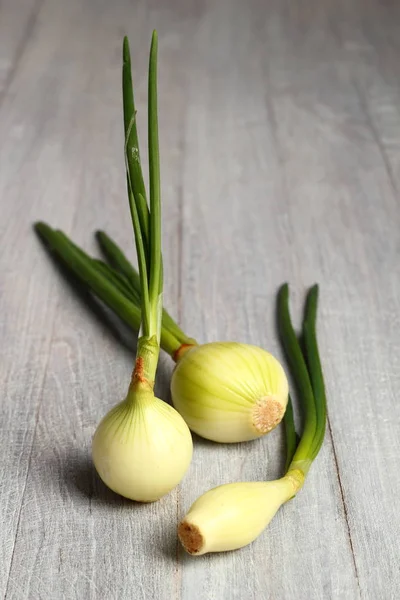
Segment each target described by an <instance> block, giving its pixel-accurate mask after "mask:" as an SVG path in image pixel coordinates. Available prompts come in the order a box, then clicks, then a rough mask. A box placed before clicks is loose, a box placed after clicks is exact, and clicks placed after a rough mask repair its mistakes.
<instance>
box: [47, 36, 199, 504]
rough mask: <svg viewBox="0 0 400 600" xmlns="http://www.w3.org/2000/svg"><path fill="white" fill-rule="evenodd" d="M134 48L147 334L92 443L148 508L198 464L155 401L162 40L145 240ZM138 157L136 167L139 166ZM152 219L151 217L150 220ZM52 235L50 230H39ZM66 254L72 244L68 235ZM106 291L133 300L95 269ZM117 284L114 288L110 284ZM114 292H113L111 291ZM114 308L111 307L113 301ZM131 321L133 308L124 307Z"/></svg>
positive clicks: (96, 458) (115, 484)
mask: <svg viewBox="0 0 400 600" xmlns="http://www.w3.org/2000/svg"><path fill="white" fill-rule="evenodd" d="M128 56H129V48H128V41H127V39H125V40H124V64H123V92H124V120H125V155H126V170H127V189H128V197H129V205H130V210H131V217H132V223H133V229H134V233H135V242H136V251H137V256H138V263H139V278H138V283H139V284H140V287H141V290H142V293H141V296H140V299H138V301H140V311H139V315H136V318H140V321H141V335H140V338H139V341H138V349H137V354H136V360H135V367H134V370H133V373H132V379H131V382H130V385H129V389H128V393H127V396H126V398H125V399H124V400H123V402H121V403H119V404H118V405H117V406H115V407H114V408H113V409H112V410H111V411H110V412H109V413H108V414H107V415H106V416H105V417H104V418H103V420H102V421H101V422H100V424H99V426H98V427H97V429H96V432H95V434H94V437H93V443H92V456H93V462H94V465H95V467H96V470H97V472H98V474H99V475H100V477H101V479H102V480H103V481H104V483H105V484H106V485H107V486H108V487H109V488H111V489H112V490H114V491H115V492H117V493H119V494H121V495H122V496H125V497H127V498H130V499H132V500H137V501H141V502H151V501H154V500H158V499H159V498H161V496H163V495H164V494H166V493H168V492H169V491H170V490H171V489H173V488H174V487H175V486H176V485H177V484H178V483H179V482H180V481H181V479H182V477H183V476H184V474H185V472H186V470H187V468H188V466H189V464H190V461H191V458H192V438H191V435H190V431H189V428H188V426H187V425H186V423H185V421H184V420H183V418H182V417H181V416H180V415H179V413H178V412H177V411H176V410H175V409H174V408H172V407H171V406H169V405H168V404H166V403H165V402H163V401H162V400H160V399H159V398H156V397H155V395H154V380H155V375H156V369H157V363H158V357H159V352H160V339H161V316H162V288H163V276H162V256H161V228H160V222H161V221H160V168H159V152H158V126H157V34H156V32H154V33H153V37H152V43H151V50H150V62H149V115H148V119H149V155H150V157H151V160H150V168H149V179H150V210H149V212H147V207H146V215H147V217H148V220H147V221H146V222H145V226H146V227H147V229H146V236H144V235H143V227H144V221H143V214H144V211H143V198H142V197H141V195H140V194H137V192H136V190H135V192H134V190H133V187H132V184H131V181H132V179H133V178H134V177H135V176H136V175H135V156H136V153H138V148H137V136H136V127H135V124H134V123H135V113H134V105H133V101H132V92H131V89H132V87H131V85H132V84H131V79H130V64H129V60H127V57H128ZM132 157H133V159H134V160H132ZM147 217H146V218H147ZM40 229H42V233H43V230H45V229H46V228H45V226H44V227H43V225H42V226H41V227H39V230H40ZM60 239H61V240H62V243H64V245H65V244H66V247H69V246H68V242H65V238H64V237H63V236H62V235H61V236H60ZM74 253H75V254H73V257H74V260H75V261H76V264H78V265H80V266H81V267H82V266H83V268H84V267H85V265H86V263H85V260H84V259H82V253H81V252H80V251H79V249H75V250H74ZM92 266H93V269H94V272H95V274H96V277H95V278H94V279H93V281H95V282H96V285H97V286H98V289H99V290H103V291H104V290H106V291H107V292H108V297H109V298H112V299H113V301H114V302H117V300H121V299H122V298H123V297H125V295H126V294H128V296H129V293H130V291H129V284H127V283H126V282H125V281H124V279H123V278H122V277H119V276H118V274H115V275H113V273H112V271H109V270H108V269H107V267H104V266H103V265H102V264H101V263H97V264H95V263H92ZM110 281H112V284H111V283H110ZM111 285H112V287H111ZM110 302H111V300H110ZM121 306H123V307H124V314H125V315H126V314H127V313H128V312H129V303H128V301H125V302H122V304H121Z"/></svg>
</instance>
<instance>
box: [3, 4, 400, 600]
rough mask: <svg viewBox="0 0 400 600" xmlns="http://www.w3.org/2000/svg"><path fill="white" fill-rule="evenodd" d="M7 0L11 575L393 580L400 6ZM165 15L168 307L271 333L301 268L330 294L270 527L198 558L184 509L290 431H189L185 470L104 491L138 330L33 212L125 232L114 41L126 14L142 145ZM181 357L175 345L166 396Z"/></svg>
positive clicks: (334, 585) (389, 591) (6, 505)
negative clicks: (80, 279)
mask: <svg viewBox="0 0 400 600" xmlns="http://www.w3.org/2000/svg"><path fill="white" fill-rule="evenodd" d="M2 2H3V4H2V8H1V9H0V10H1V11H2V13H1V14H2V18H1V19H0V33H1V31H3V29H6V30H7V31H6V34H7V35H6V36H5V35H2V36H0V38H1V41H0V56H1V58H2V60H3V61H4V57H6V62H2V65H6V66H5V67H3V71H1V82H2V83H1V85H3V89H6V93H5V94H4V95H3V104H2V106H1V108H0V138H1V140H2V143H1V145H0V164H1V174H0V198H2V217H3V218H2V220H1V222H0V235H1V236H2V240H4V243H3V248H4V249H3V251H2V253H1V255H0V270H1V273H2V276H1V280H0V300H1V310H0V335H1V339H2V342H3V344H2V346H1V350H0V352H1V356H0V378H1V381H4V382H5V383H4V384H3V403H2V435H1V436H0V452H1V455H2V456H3V460H2V468H1V471H0V483H1V485H0V507H1V508H0V522H1V523H2V531H1V544H0V553H1V555H0V564H1V570H0V594H2V595H5V594H6V597H7V598H15V599H17V598H18V600H19V599H21V598H29V599H31V598H54V599H55V600H56V599H57V598H82V597H85V598H86V597H88V598H118V599H122V600H123V599H124V598H131V597H135V599H136V598H138V599H141V598H145V599H147V598H151V597H154V598H160V599H161V600H164V599H167V598H168V599H169V598H182V599H183V600H186V599H191V598H196V599H199V600H206V599H207V600H209V599H211V598H216V599H218V600H220V599H222V600H225V599H226V600H231V599H238V600H239V599H240V600H241V599H242V598H257V599H260V598H263V599H264V598H271V599H276V598H293V597H296V598H299V599H300V600H301V599H302V598H307V600H309V599H311V600H313V599H314V598H315V599H320V598H324V599H325V598H333V599H336V598H337V599H340V600H342V599H343V598H345V599H347V598H349V599H350V598H351V599H353V598H358V597H361V598H363V599H364V598H385V599H386V598H393V599H394V598H395V597H396V591H397V589H398V588H399V587H400V581H399V572H398V569H397V563H398V556H397V555H398V550H397V548H398V542H397V541H398V537H399V533H400V531H399V527H400V521H399V518H398V515H397V513H396V511H395V508H396V499H397V498H398V496H399V492H400V490H399V485H400V484H399V483H398V479H397V477H396V470H395V469H396V464H395V461H396V457H397V454H398V445H399V442H398V435H397V432H398V430H399V411H398V403H397V402H396V401H395V392H394V390H396V389H397V388H398V385H396V384H397V383H398V381H399V368H398V367H399V363H398V352H397V353H396V349H397V348H398V338H399V335H398V334H399V320H398V317H397V315H398V314H399V302H400V294H399V287H398V286H399V284H398V275H397V273H398V262H399V261H398V259H399V246H398V225H399V211H398V199H397V196H396V193H395V192H396V189H398V185H399V182H398V152H397V147H398V136H397V132H398V129H399V127H400V125H399V123H400V120H399V119H398V117H397V116H396V108H395V107H396V102H397V97H398V96H397V95H398V85H399V84H398V82H397V81H396V64H397V62H396V61H397V57H398V53H399V51H400V48H399V47H398V42H397V40H396V38H395V35H394V33H395V31H396V22H398V18H399V17H398V9H396V7H389V8H385V7H383V8H382V7H380V8H378V7H377V6H375V5H374V3H372V5H371V6H370V5H368V7H367V8H365V11H364V12H363V15H364V17H363V23H362V25H360V22H359V14H360V8H361V3H357V4H356V3H354V5H353V4H352V6H349V5H348V3H345V2H339V3H337V2H333V0H332V2H329V0H325V1H324V2H323V3H320V2H317V0H315V2H312V0H308V2H307V3H306V4H302V5H301V7H300V5H297V3H294V2H293V3H280V2H278V1H277V2H270V3H268V9H267V10H266V8H265V3H263V2H260V1H258V0H251V1H250V2H248V3H240V2H239V1H237V2H236V1H235V2H232V1H230V2H228V0H219V2H217V3H201V2H195V1H194V0H193V1H191V2H183V1H182V0H175V1H174V2H169V3H168V5H166V4H164V3H161V2H158V1H155V2H151V3H148V4H146V5H144V4H139V3H138V4H137V5H135V6H132V5H131V3H130V2H129V1H128V0H118V2H114V3H99V2H97V1H95V0H89V1H87V2H84V3H83V2H81V1H80V0H72V2H68V3H65V2H61V1H60V2H53V1H52V2H50V0H45V2H44V3H43V6H40V5H39V4H38V5H34V4H33V2H32V3H29V2H26V3H25V4H24V10H23V11H21V12H19V11H18V10H17V4H15V7H14V3H13V4H10V3H9V0H2ZM4 6H6V7H7V8H6V12H4ZM4 15H6V18H4ZM32 15H33V16H35V15H36V17H35V18H33V17H32ZM17 17H18V18H17ZM32 18H33V21H32V20H31V21H29V19H32ZM396 20H397V21H396ZM28 22H31V26H30V28H29V27H28V28H27V24H28ZM19 26H21V29H19ZM154 26H156V27H158V29H159V31H160V45H161V55H160V60H161V63H160V102H161V106H160V110H161V119H160V123H161V143H162V179H163V190H164V198H163V202H164V205H163V206H164V218H165V221H164V225H163V227H164V248H165V271H166V286H167V289H166V300H167V304H168V307H171V308H172V312H173V313H174V314H178V316H179V317H180V318H181V320H182V322H183V324H184V326H185V327H186V328H187V330H188V332H189V333H190V334H192V335H195V336H196V337H197V338H198V339H199V340H200V341H206V340H212V339H215V340H216V339H239V340H242V341H248V342H252V343H256V344H259V345H262V346H264V347H267V348H269V349H270V350H271V351H272V352H274V353H275V354H279V349H278V345H277V342H276V335H275V328H274V301H275V294H276V290H277V287H278V286H279V284H280V283H281V282H282V281H284V280H286V279H287V280H289V281H290V282H291V284H292V287H293V310H294V311H295V314H296V315H297V316H299V315H300V308H301V299H302V298H303V294H304V291H305V288H306V287H307V286H308V285H309V284H311V283H313V282H314V280H318V281H319V282H320V283H321V291H322V296H321V320H320V325H319V332H320V341H321V349H322V355H323V359H324V366H325V371H326V378H327V387H328V396H329V413H330V429H329V431H328V432H327V438H326V441H325V444H324V447H323V450H322V452H321V456H320V457H319V458H318V460H317V463H316V464H315V466H314V467H313V469H312V471H311V473H310V476H309V478H308V480H307V483H306V486H305V489H304V490H303V492H302V493H301V494H300V495H299V496H298V497H297V498H296V499H295V500H294V501H293V502H291V503H289V504H288V505H287V506H286V507H284V509H283V510H282V511H281V512H280V513H279V514H278V516H277V517H276V519H275V520H274V522H273V523H272V524H271V526H270V527H269V529H268V531H267V532H265V534H264V535H263V536H262V537H261V538H260V539H259V540H257V542H255V543H254V544H253V545H251V546H249V547H248V548H246V549H244V550H242V551H239V552H236V553H229V554H221V555H212V556H205V557H201V558H199V559H193V558H191V557H188V556H186V555H185V554H184V553H183V551H182V550H181V549H180V547H179V544H178V542H177V538H176V523H177V520H178V518H180V517H181V516H183V514H184V512H185V511H186V510H187V508H188V507H189V506H190V504H191V502H192V501H193V500H194V499H195V498H196V497H197V496H198V495H199V494H200V493H202V492H203V491H205V490H206V489H209V488H210V487H212V486H213V485H218V484H220V483H222V482H227V481H233V480H240V479H263V478H265V476H267V477H268V478H273V477H276V476H278V475H279V474H280V471H281V467H282V461H281V460H280V459H279V456H280V453H281V451H282V447H283V440H282V432H281V430H280V429H278V430H277V431H275V432H274V433H272V434H271V435H269V436H268V437H267V438H266V439H264V440H260V441H257V442H254V443H249V444H241V445H232V446H220V445H216V444H211V443H207V442H204V441H201V440H198V439H196V440H195V441H196V448H195V455H194V461H193V464H192V467H191V470H190V473H189V474H188V476H187V478H186V479H185V481H184V483H183V485H182V486H181V487H180V489H178V490H176V491H174V492H173V493H171V494H170V495H169V496H168V497H167V498H164V499H163V500H162V501H161V502H159V503H156V504H152V505H146V506H136V505H132V504H131V503H128V502H125V501H123V500H120V499H118V498H117V497H116V496H114V495H113V494H112V493H111V492H109V491H107V490H106V489H105V488H104V486H102V485H101V483H100V482H99V481H98V479H97V477H96V476H95V474H94V473H93V468H92V466H91V462H90V439H91V436H92V434H93V431H94V428H95V426H96V423H97V422H98V420H99V418H100V417H101V416H102V415H103V414H104V412H105V411H106V410H107V409H108V408H109V407H110V406H111V405H112V404H113V403H114V402H115V401H117V399H118V398H119V397H121V396H122V395H123V394H124V392H125V387H126V381H127V379H128V377H129V374H130V369H131V363H132V350H133V345H134V344H133V340H132V337H131V336H130V335H129V334H127V332H126V331H125V330H122V333H123V338H124V340H125V343H126V348H125V350H124V349H123V346H121V344H120V340H117V338H116V337H114V335H113V334H112V332H111V330H110V329H109V328H107V327H106V326H105V325H101V324H100V319H99V318H96V317H94V316H93V315H92V312H91V311H90V310H88V309H87V307H86V306H85V304H84V303H82V302H81V301H80V300H78V299H77V298H76V296H75V294H74V293H72V292H70V290H69V287H68V285H67V283H66V282H65V281H64V279H63V278H62V277H60V276H59V274H58V273H57V272H56V271H55V269H53V267H52V265H51V263H50V261H49V260H48V259H47V257H46V256H45V255H44V252H42V250H41V249H40V247H39V244H38V243H37V241H36V240H35V238H34V236H33V235H32V234H31V231H30V225H31V222H32V221H33V220H35V219H37V218H46V219H47V220H49V221H50V222H52V223H53V224H55V225H59V226H62V227H63V228H65V229H66V230H67V231H69V232H71V233H72V235H73V237H74V238H75V239H76V240H77V241H78V242H79V243H81V244H83V245H84V246H85V247H87V248H89V249H91V250H94V248H95V245H94V242H93V239H92V238H91V231H92V230H94V229H96V228H97V227H104V228H106V229H107V230H108V231H110V233H111V234H112V235H114V236H115V237H116V238H117V239H118V240H119V241H120V242H121V243H122V245H123V246H124V247H125V248H130V252H131V255H132V254H133V245H132V241H131V229H130V225H129V218H128V215H127V213H126V212H124V211H126V200H125V189H124V178H123V177H121V172H122V171H121V169H123V156H122V148H121V139H122V128H121V114H120V108H121V104H120V89H119V85H120V77H119V69H120V44H121V37H122V35H123V33H125V32H126V31H127V32H128V33H129V34H130V37H131V41H132V47H133V55H134V61H133V62H134V69H135V85H136V88H137V99H138V108H139V113H138V114H139V121H141V124H142V127H141V130H140V131H141V137H142V138H144V140H143V141H145V139H146V135H145V129H146V127H145V123H144V121H143V112H144V108H145V102H146V96H147V90H146V88H147V85H146V78H145V73H146V69H147V49H148V44H149V38H150V32H151V28H152V27H154ZM23 28H25V29H24V31H25V32H26V31H27V32H28V35H25V34H24V36H22V37H21V33H20V32H21V31H22V30H23ZM13 32H14V33H15V35H14V34H13ZM384 32H388V35H389V38H388V41H385V35H384ZM3 33H4V31H3ZM340 36H342V37H340ZM22 39H23V41H24V43H25V44H26V46H25V48H26V49H27V50H26V51H25V52H24V47H23V46H19V44H20V40H22ZM72 41H73V43H72ZM18 48H19V50H18ZM371 56H372V57H374V60H372V61H371ZM7 61H8V62H7ZM4 73H5V74H6V77H4ZM10 73H11V75H10ZM5 81H6V82H7V83H6V85H4V82H5ZM385 153H386V155H385ZM143 154H144V156H145V152H143ZM388 167H389V168H388ZM390 170H391V172H390ZM382 265H384V267H382ZM296 321H297V318H296ZM21 367H22V368H21ZM170 369H171V362H170V361H169V360H167V359H164V360H163V361H162V365H161V367H160V373H159V375H160V378H159V387H158V389H159V394H160V396H161V397H165V396H166V393H167V382H168V379H169V374H170Z"/></svg>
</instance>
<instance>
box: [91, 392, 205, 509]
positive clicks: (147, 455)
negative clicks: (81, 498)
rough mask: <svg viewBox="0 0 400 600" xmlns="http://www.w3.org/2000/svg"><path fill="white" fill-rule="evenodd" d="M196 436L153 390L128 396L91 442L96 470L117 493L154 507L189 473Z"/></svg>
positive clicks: (110, 415) (98, 428) (100, 427)
mask: <svg viewBox="0 0 400 600" xmlns="http://www.w3.org/2000/svg"><path fill="white" fill-rule="evenodd" d="M192 452H193V445H192V436H191V435H190V431H189V429H188V426H187V425H186V423H185V421H184V420H183V419H182V417H181V416H180V415H179V414H178V413H177V411H176V410H175V409H173V408H172V407H171V406H169V405H168V404H166V403H165V402H163V401H162V400H160V399H159V398H156V397H155V396H154V395H153V393H152V391H150V390H149V391H146V390H141V391H140V393H138V392H135V393H133V392H131V391H130V392H129V393H128V396H127V398H126V399H125V400H124V401H123V402H121V403H120V404H118V405H117V406H115V407H114V408H113V409H112V410H111V411H110V412H109V413H108V414H107V415H106V416H105V417H104V418H103V420H102V421H101V422H100V424H99V426H98V427H97V430H96V432H95V434H94V437H93V443H92V456H93V462H94V464H95V467H96V470H97V472H98V474H99V475H100V477H101V479H102V480H103V481H104V483H105V484H106V485H107V486H108V487H109V488H111V489H112V490H113V491H114V492H117V493H118V494H121V496H125V497H126V498H130V499H131V500H137V501H139V502H153V501H154V500H158V499H159V498H161V497H162V496H164V495H165V494H167V493H168V492H169V491H171V490H172V489H173V488H174V487H175V486H176V485H177V484H178V483H179V482H180V481H181V479H182V478H183V476H184V474H185V473H186V471H187V469H188V467H189V464H190V461H191V458H192Z"/></svg>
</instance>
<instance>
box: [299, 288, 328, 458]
mask: <svg viewBox="0 0 400 600" xmlns="http://www.w3.org/2000/svg"><path fill="white" fill-rule="evenodd" d="M317 308H318V285H314V286H313V287H312V288H311V289H310V290H309V292H308V294H307V300H306V308H305V314H304V321H303V341H304V350H305V357H306V361H307V366H308V372H309V374H310V378H311V384H312V387H313V392H314V398H315V409H316V419H317V425H316V433H315V436H314V440H313V445H312V458H313V459H314V458H315V457H316V456H317V454H318V452H319V450H320V448H321V446H322V442H323V441H324V437H325V429H326V393H325V383H324V376H323V373H322V367H321V359H320V355H319V349H318V343H317V333H316V323H317Z"/></svg>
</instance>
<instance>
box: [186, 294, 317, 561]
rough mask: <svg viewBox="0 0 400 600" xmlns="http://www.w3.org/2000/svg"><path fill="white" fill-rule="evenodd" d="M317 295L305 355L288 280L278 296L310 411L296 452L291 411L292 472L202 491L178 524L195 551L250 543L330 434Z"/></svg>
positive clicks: (311, 297)
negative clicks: (292, 316)
mask: <svg viewBox="0 0 400 600" xmlns="http://www.w3.org/2000/svg"><path fill="white" fill-rule="evenodd" d="M317 300H318V288H317V286H314V287H313V288H311V290H310V291H309V293H308V297H307V303H306V309H305V317H304V321H303V331H302V338H303V341H304V348H305V352H304V354H305V356H304V355H303V353H302V350H301V348H300V344H299V342H298V340H297V337H296V334H295V332H294V330H293V326H292V323H291V320H290V314H289V307H288V286H287V285H285V286H283V287H282V288H281V291H280V293H279V296H278V322H279V329H280V333H281V339H282V344H283V347H284V350H285V352H286V356H287V358H288V362H289V365H290V367H291V372H292V374H293V378H294V380H295V384H296V388H297V390H298V395H299V398H300V400H301V406H302V409H303V411H304V429H303V434H302V436H301V439H300V441H299V443H298V445H297V447H296V449H295V452H294V455H293V442H294V443H295V445H296V434H295V430H294V422H293V416H292V412H291V410H290V412H289V413H288V415H287V422H286V434H287V441H288V443H287V455H288V461H287V464H288V467H287V469H286V473H285V475H284V476H283V477H281V478H280V479H278V480H275V481H267V482H239V483H230V484H226V485H221V486H218V487H216V488H214V489H212V490H209V491H208V492H206V493H205V494H203V495H202V496H200V498H198V500H196V502H194V504H193V505H192V506H191V508H190V510H189V512H188V514H187V515H186V517H185V518H184V519H183V521H182V522H181V523H180V524H179V527H178V536H179V539H180V541H181V542H182V545H183V546H184V548H185V549H186V550H187V551H188V552H189V553H190V554H193V555H200V554H205V553H207V552H221V551H226V550H235V549H237V548H241V547H243V546H245V545H247V544H249V543H250V542H252V541H253V540H255V539H256V538H257V537H258V536H259V535H260V533H261V532H262V531H263V530H264V529H265V527H266V526H267V525H268V524H269V522H270V521H271V519H272V518H273V517H274V515H275V514H276V512H277V511H278V510H279V508H280V507H281V506H282V505H283V504H284V503H285V502H287V501H288V500H290V499H291V498H293V497H294V496H295V495H296V494H297V492H298V491H299V490H300V489H301V488H302V486H303V484H304V480H305V477H306V475H307V473H308V471H309V468H310V466H311V463H312V461H313V460H314V459H315V458H316V456H317V454H318V452H319V450H320V448H321V445H322V442H323V439H324V434H325V421H326V398H325V388H324V380H323V375H322V370H321V363H320V359H319V352H318V346H317V339H316V318H317ZM285 420H286V417H285Z"/></svg>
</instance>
